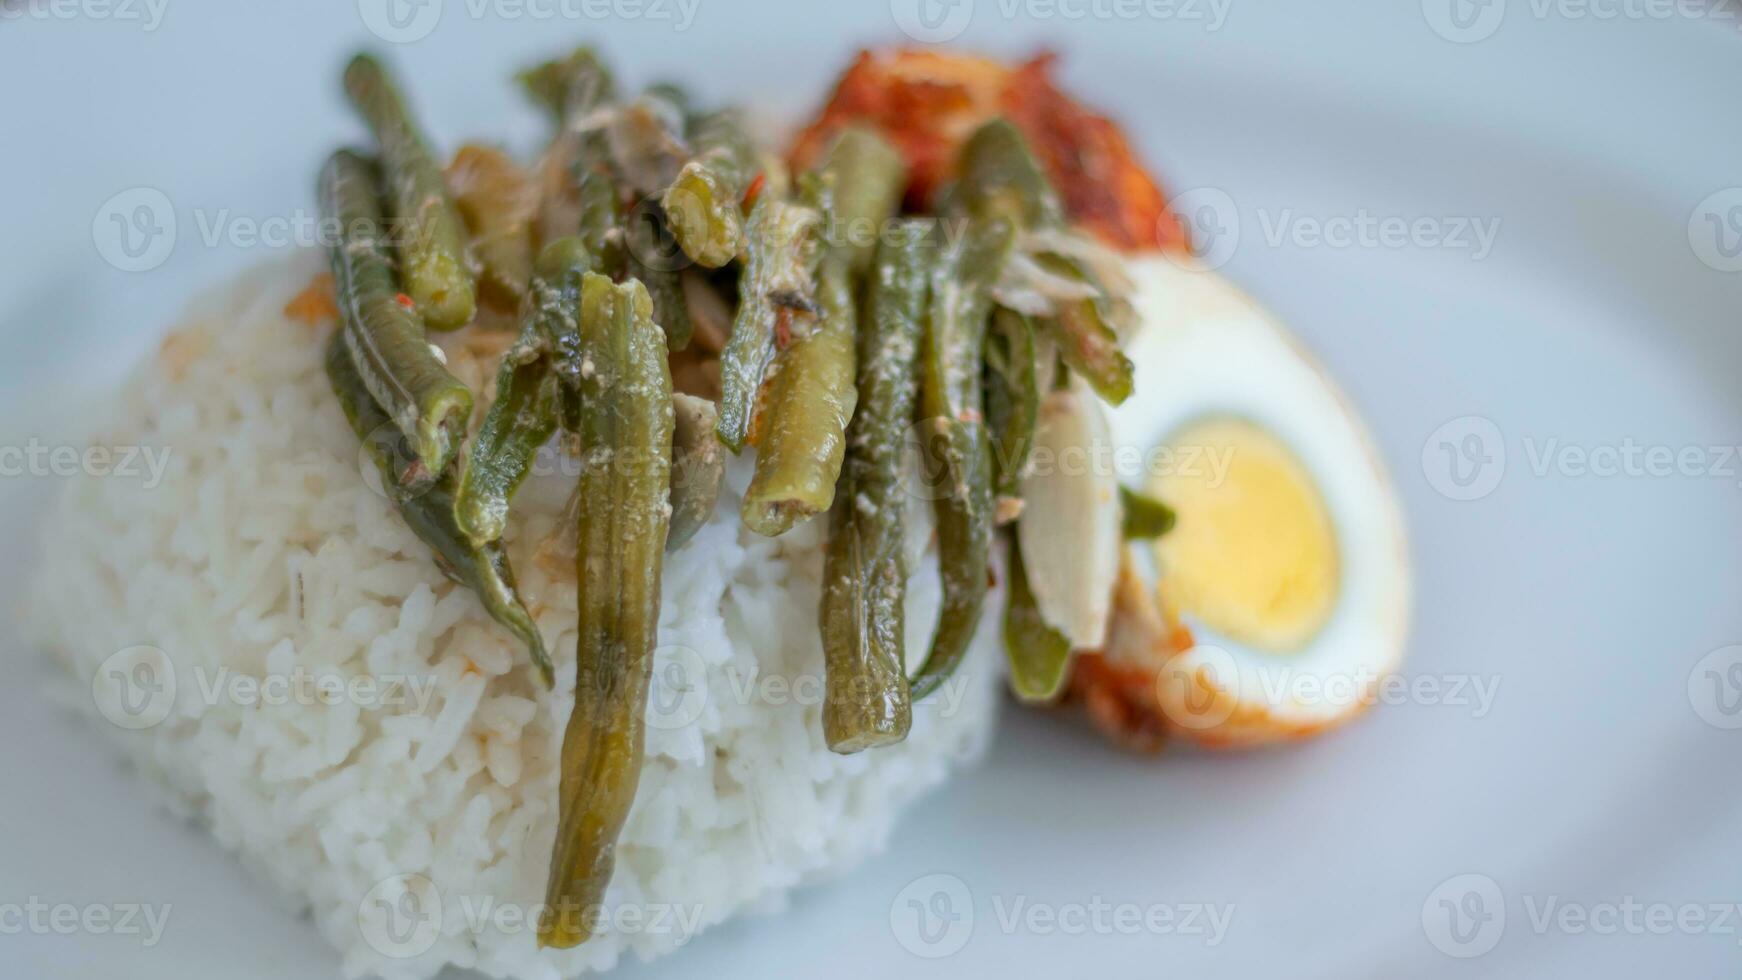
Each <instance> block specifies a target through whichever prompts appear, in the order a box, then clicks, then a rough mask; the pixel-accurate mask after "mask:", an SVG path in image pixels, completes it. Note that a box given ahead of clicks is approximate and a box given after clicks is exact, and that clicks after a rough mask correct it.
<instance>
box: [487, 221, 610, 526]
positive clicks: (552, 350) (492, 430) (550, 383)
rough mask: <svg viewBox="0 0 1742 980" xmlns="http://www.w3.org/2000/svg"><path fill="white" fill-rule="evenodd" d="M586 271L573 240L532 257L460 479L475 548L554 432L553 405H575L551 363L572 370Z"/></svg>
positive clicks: (502, 520)
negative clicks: (512, 331) (534, 263)
mask: <svg viewBox="0 0 1742 980" xmlns="http://www.w3.org/2000/svg"><path fill="white" fill-rule="evenodd" d="M588 268H589V258H588V256H587V253H586V250H585V246H584V245H582V244H581V242H580V241H579V240H578V239H575V238H565V239H563V240H561V241H558V242H553V243H552V244H551V245H549V246H546V247H545V249H544V250H543V251H542V252H541V253H539V258H538V272H537V275H535V276H534V277H533V280H532V284H531V287H530V289H529V291H528V292H527V299H526V303H525V306H524V308H523V310H522V312H521V326H520V336H519V337H518V338H516V340H515V342H514V344H513V346H511V347H509V348H508V350H507V351H506V352H505V353H504V354H503V355H502V362H501V364H500V365H499V366H498V367H497V369H496V400H495V401H494V402H492V403H491V404H490V409H489V411H487V412H485V413H484V424H483V425H482V426H480V427H479V429H478V434H477V435H476V436H475V437H474V438H473V439H472V446H471V450H470V452H469V454H468V455H467V457H466V465H465V468H464V470H463V471H462V473H461V476H460V489H459V498H458V501H457V503H456V506H455V517H456V519H457V520H458V522H459V525H460V529H461V530H463V531H465V533H466V535H467V537H469V538H470V539H471V540H472V541H473V542H475V543H479V544H482V543H484V542H486V541H494V540H496V539H497V538H499V537H501V536H502V531H503V529H504V528H505V527H506V526H507V523H508V500H509V498H510V497H511V496H513V494H514V490H515V488H516V487H518V486H520V483H521V481H523V480H524V479H526V474H527V473H528V472H530V471H531V469H532V463H533V460H534V458H535V457H536V456H537V455H538V451H539V449H540V447H542V446H543V445H544V444H545V442H546V441H547V440H549V439H550V437H551V433H553V432H555V431H556V427H557V422H558V419H559V408H560V406H562V405H564V404H565V403H566V404H570V405H573V404H575V403H576V402H575V398H574V397H573V396H572V395H571V396H570V397H568V398H565V397H564V396H565V395H570V394H571V393H570V392H568V391H565V390H564V388H563V385H562V381H563V380H564V374H562V373H559V372H558V371H557V370H556V363H555V362H556V361H557V360H558V358H559V357H565V360H563V362H562V366H563V369H564V372H566V373H567V374H570V375H572V374H574V373H578V372H579V370H580V369H579V367H578V366H575V365H574V364H573V363H572V360H573V354H574V352H575V351H576V350H577V349H578V347H579V338H578V336H577V332H578V330H579V326H578V323H577V317H578V316H579V313H580V309H579V307H580V290H581V277H582V276H584V275H585V274H586V273H587V270H588ZM559 352H561V353H559ZM571 387H572V385H571Z"/></svg>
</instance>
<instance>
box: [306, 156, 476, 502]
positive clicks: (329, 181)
mask: <svg viewBox="0 0 1742 980" xmlns="http://www.w3.org/2000/svg"><path fill="white" fill-rule="evenodd" d="M379 186H380V185H379V180H378V174H377V169H376V167H375V165H374V163H372V162H371V161H370V160H368V159H366V158H364V157H361V156H359V155H357V154H355V153H352V152H351V151H349V150H340V151H339V152H337V153H335V154H333V156H332V157H331V158H330V159H329V160H328V161H327V165H326V167H325V168H324V169H323V170H322V171H321V180H320V199H321V211H322V213H323V214H324V215H325V217H326V219H327V220H328V221H329V222H336V223H337V224H338V227H339V230H340V239H339V241H338V242H336V243H335V244H334V246H333V247H332V248H331V249H330V250H329V254H330V257H331V263H332V270H333V285H334V290H335V294H336V297H337V299H338V306H339V315H340V320H341V323H342V329H341V335H342V336H343V337H344V342H345V345H346V347H347V348H348V349H349V350H350V353H351V356H352V358H354V359H355V361H356V363H357V368H358V371H359V373H360V374H361V376H362V378H363V381H364V383H365V384H366V385H367V386H368V388H369V392H370V394H371V395H373V396H374V398H375V401H377V402H378V403H380V405H381V407H382V408H384V409H385V410H386V411H387V414H388V415H389V416H390V417H391V418H392V419H393V422H394V424H395V425H397V426H398V427H399V430H400V431H401V432H402V433H404V434H405V437H406V439H408V440H410V442H411V445H412V456H413V459H412V461H411V464H410V466H409V468H408V469H407V470H403V471H401V472H400V474H398V475H399V478H400V480H401V482H403V483H405V484H406V485H408V486H416V485H419V484H427V483H428V482H430V481H431V480H434V479H435V478H436V477H437V476H439V475H441V473H442V471H443V470H444V469H446V468H447V465H448V461H449V460H450V459H451V458H452V457H453V453H454V450H455V448H456V447H457V446H458V444H459V441H460V439H461V438H462V436H463V435H464V433H465V425H466V419H467V417H468V416H469V415H470V414H471V411H472V392H471V391H470V390H469V389H468V388H467V387H466V386H465V385H464V384H462V383H461V382H460V380H459V379H458V378H456V377H454V376H453V375H452V374H449V373H448V370H447V368H446V367H444V366H443V365H442V362H441V361H440V360H439V359H438V358H437V357H436V355H435V353H434V352H433V351H432V350H431V348H430V344H429V338H428V336H427V335H426V334H425V332H424V327H423V321H421V320H420V319H419V318H418V316H417V314H416V313H414V312H412V311H411V310H409V309H407V308H406V306H405V304H404V303H402V302H401V301H400V297H401V295H402V294H401V293H400V291H399V280H398V278H397V277H396V276H395V275H394V272H393V260H392V258H391V256H389V254H388V251H387V246H386V244H385V241H384V239H383V230H384V229H383V224H382V216H381V204H380V198H379V197H378V194H377V192H378V189H379Z"/></svg>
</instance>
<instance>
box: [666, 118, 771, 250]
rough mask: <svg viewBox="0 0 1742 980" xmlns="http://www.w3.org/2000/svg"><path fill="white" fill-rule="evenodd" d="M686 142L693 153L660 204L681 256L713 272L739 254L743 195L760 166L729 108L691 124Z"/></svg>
mask: <svg viewBox="0 0 1742 980" xmlns="http://www.w3.org/2000/svg"><path fill="white" fill-rule="evenodd" d="M689 142H690V148H691V151H692V152H693V153H694V154H695V155H694V156H693V157H691V158H690V160H689V162H688V163H685V164H684V166H683V169H682V170H681V171H680V172H679V173H678V176H677V179H676V180H674V181H672V184H671V186H670V187H669V188H667V189H666V192H665V196H664V197H663V198H662V199H661V203H662V204H664V205H665V211H666V213H667V214H669V215H671V220H672V231H673V232H675V233H676V234H677V240H678V242H679V243H680V244H682V245H683V250H684V252H685V253H686V254H688V255H689V257H690V258H692V259H695V260H696V261H697V262H698V263H700V264H702V265H704V266H707V267H708V268H710V269H717V268H719V267H720V266H723V265H725V264H726V263H728V262H730V261H732V260H733V259H734V258H737V257H738V254H739V253H740V252H742V251H743V250H744V245H745V231H746V229H745V227H744V212H743V207H744V196H745V192H746V191H747V190H748V189H749V188H750V185H751V182H752V181H753V180H754V179H755V177H756V174H757V172H758V171H759V170H760V169H761V165H760V162H759V161H758V160H757V156H756V149H755V147H754V146H753V145H752V144H751V142H750V137H749V136H748V135H746V134H745V132H744V122H743V120H742V119H741V118H739V115H738V113H736V112H734V111H731V110H723V111H720V112H715V113H710V114H709V115H706V116H703V117H702V118H700V119H698V120H696V122H695V124H694V125H693V126H691V128H690V133H689Z"/></svg>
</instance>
